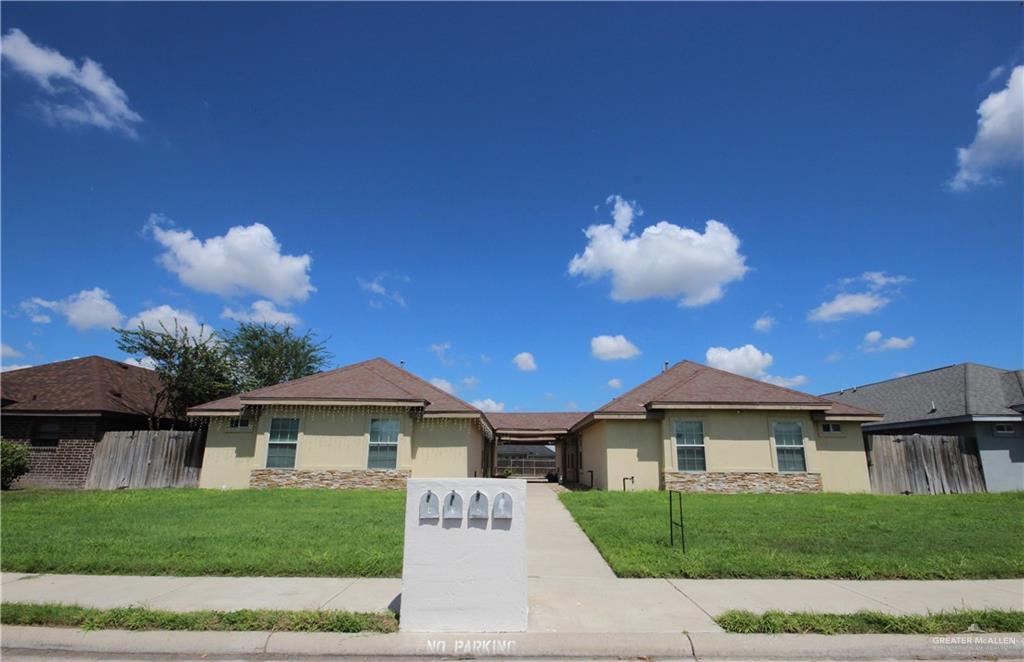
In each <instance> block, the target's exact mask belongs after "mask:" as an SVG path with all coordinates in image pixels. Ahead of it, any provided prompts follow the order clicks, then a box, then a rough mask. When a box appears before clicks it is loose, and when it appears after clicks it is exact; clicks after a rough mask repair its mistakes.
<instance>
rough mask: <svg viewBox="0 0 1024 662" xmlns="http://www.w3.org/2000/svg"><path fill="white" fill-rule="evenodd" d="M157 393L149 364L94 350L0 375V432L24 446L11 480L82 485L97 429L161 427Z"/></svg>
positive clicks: (158, 383) (99, 435) (99, 431)
mask: <svg viewBox="0 0 1024 662" xmlns="http://www.w3.org/2000/svg"><path fill="white" fill-rule="evenodd" d="M162 393H163V384H162V383H161V381H160V378H159V376H157V374H156V373H155V372H153V371H152V370H146V369H144V368H139V367H136V366H132V365H128V364H127V363H119V362H117V361H111V360H110V359H105V358H103V357H101V356H87V357H85V358H80V359H71V360H69V361H58V362H56V363H48V364H46V365H40V366H35V367H32V368H20V369H18V370H10V371H7V372H5V373H3V374H2V375H0V427H2V434H3V437H4V439H7V440H13V441H19V442H22V443H25V444H26V445H28V446H29V449H30V450H29V472H28V473H27V474H26V475H24V476H22V477H21V478H20V479H19V481H18V483H17V484H18V485H21V486H26V485H39V486H48V487H82V486H83V485H84V484H85V479H86V477H87V475H88V473H89V465H90V464H91V463H92V458H93V449H94V447H95V445H96V443H97V442H99V441H100V440H101V439H102V438H103V434H104V433H105V432H107V431H111V430H148V429H159V428H161V427H167V425H168V424H169V423H170V420H169V419H168V418H167V413H166V407H165V401H164V398H163V397H162Z"/></svg>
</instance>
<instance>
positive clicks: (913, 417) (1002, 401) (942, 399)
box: [823, 363, 1024, 492]
mask: <svg viewBox="0 0 1024 662" xmlns="http://www.w3.org/2000/svg"><path fill="white" fill-rule="evenodd" d="M823 397H826V398H830V399H833V400H837V401H839V402H845V403H848V404H851V405H855V406H858V407H866V408H868V409H871V410H873V411H877V412H881V413H882V414H883V415H884V417H883V418H882V420H881V421H877V422H874V423H871V424H867V425H865V426H864V432H866V433H876V434H886V435H893V434H914V433H918V434H922V435H956V436H960V437H964V438H967V439H969V440H973V441H974V443H975V444H976V445H977V449H978V454H979V456H980V460H981V467H982V472H983V473H984V475H985V485H986V487H987V489H988V491H989V492H1005V491H1009V490H1024V422H1022V421H1024V416H1022V412H1024V370H1004V369H1002V368H991V367H989V366H983V365H978V364H976V363H958V364H956V365H951V366H946V367H944V368H937V369H935V370H929V371H927V372H920V373H917V374H914V375H907V376H905V377H897V378H895V379H890V380H887V381H884V382H878V383H875V384H867V385H865V386H857V387H854V388H849V389H844V390H842V391H838V392H836V393H828V394H826V395H824V396H823Z"/></svg>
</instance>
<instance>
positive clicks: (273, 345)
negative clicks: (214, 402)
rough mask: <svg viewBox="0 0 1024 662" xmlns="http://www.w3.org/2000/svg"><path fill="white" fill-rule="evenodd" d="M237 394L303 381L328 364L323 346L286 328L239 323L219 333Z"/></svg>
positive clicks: (313, 337) (311, 338)
mask: <svg viewBox="0 0 1024 662" xmlns="http://www.w3.org/2000/svg"><path fill="white" fill-rule="evenodd" d="M221 336H222V337H223V341H224V345H225V347H226V350H227V352H228V355H229V356H230V357H231V362H232V367H233V369H234V374H235V381H236V383H237V385H238V387H239V390H241V391H251V390H253V389H256V388H262V387H264V386H273V385H274V384H280V383H282V382H286V381H291V380H293V379H298V378H299V377H306V376H307V375H312V374H314V373H317V372H320V371H321V370H323V369H324V368H325V367H326V366H327V364H328V362H329V361H330V358H331V357H330V354H329V353H328V352H327V350H326V348H325V346H324V343H322V342H319V341H317V339H316V335H315V334H314V333H313V332H312V331H307V332H306V333H304V334H302V335H299V334H297V333H295V332H294V331H293V330H292V327H290V326H288V325H287V324H286V325H284V326H279V325H277V324H267V323H263V324H258V323H255V322H242V323H241V324H239V325H238V328H237V329H235V330H234V331H229V330H224V331H222V332H221Z"/></svg>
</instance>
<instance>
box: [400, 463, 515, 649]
mask: <svg viewBox="0 0 1024 662" xmlns="http://www.w3.org/2000/svg"><path fill="white" fill-rule="evenodd" d="M407 494H408V497H407V500H406V507H405V558H404V567H403V570H402V602H401V613H402V615H401V620H400V623H401V629H402V630H403V631H406V632H521V631H523V630H525V629H526V625H527V610H528V607H527V599H526V515H527V512H526V510H527V509H526V481H524V480H510V479H503V478H436V479H428V478H414V479H412V480H410V481H409V484H408V492H407Z"/></svg>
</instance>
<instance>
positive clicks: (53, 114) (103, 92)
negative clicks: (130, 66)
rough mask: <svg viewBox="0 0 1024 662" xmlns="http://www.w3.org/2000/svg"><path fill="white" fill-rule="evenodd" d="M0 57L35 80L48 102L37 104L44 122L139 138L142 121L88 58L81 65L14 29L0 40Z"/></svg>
mask: <svg viewBox="0 0 1024 662" xmlns="http://www.w3.org/2000/svg"><path fill="white" fill-rule="evenodd" d="M0 55H2V57H3V60H4V61H6V62H7V63H8V64H10V65H11V66H12V67H13V68H14V69H15V70H16V71H18V72H19V73H21V74H23V75H25V76H27V77H29V78H31V79H32V80H33V81H35V83H36V84H37V85H38V86H39V87H40V88H41V89H42V92H43V93H44V95H45V98H40V99H38V100H37V101H36V103H35V104H34V108H35V109H37V110H38V111H39V114H40V116H41V119H43V120H44V121H45V122H47V123H49V124H58V125H61V126H74V125H88V126H95V127H99V128H101V129H106V130H108V131H119V132H121V133H123V134H125V135H127V136H131V137H133V138H134V137H135V136H136V131H135V126H136V125H137V124H139V123H140V122H142V116H141V115H139V114H138V113H137V112H135V111H134V110H132V109H131V108H130V107H129V106H128V95H127V94H125V92H124V90H122V89H121V88H120V87H118V85H117V83H115V82H114V79H113V78H111V77H110V76H108V75H107V74H106V72H105V71H103V67H102V66H101V65H100V63H99V62H96V61H94V60H91V59H89V58H84V59H83V60H82V63H81V64H80V65H78V64H75V62H74V60H72V59H70V58H67V57H65V56H64V55H61V53H60V52H58V51H56V50H54V49H52V48H47V47H46V46H40V45H39V44H36V43H34V42H33V41H32V40H31V39H29V38H28V36H27V35H26V34H25V33H24V32H22V31H21V30H18V29H17V28H12V29H11V30H10V31H8V32H7V34H5V35H4V36H3V38H2V39H0Z"/></svg>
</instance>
